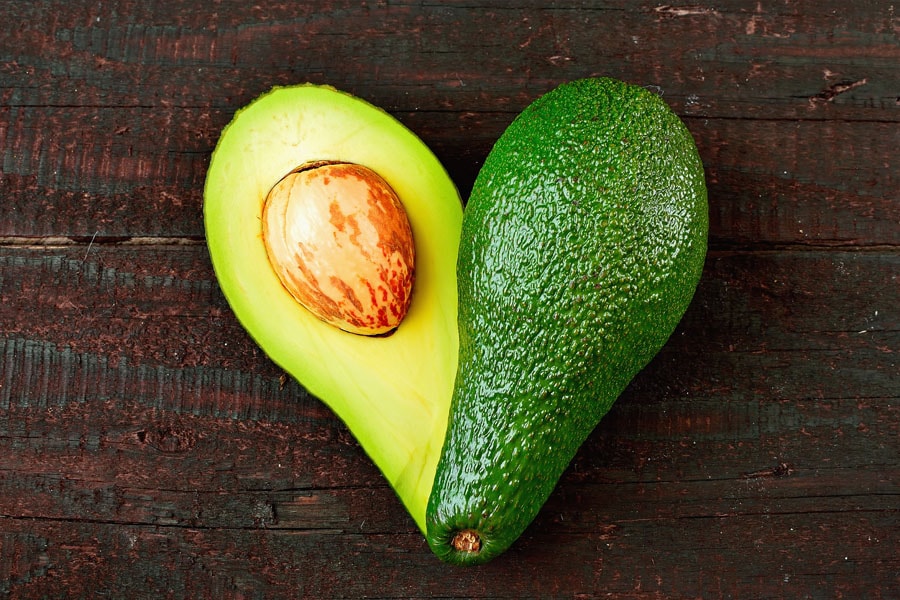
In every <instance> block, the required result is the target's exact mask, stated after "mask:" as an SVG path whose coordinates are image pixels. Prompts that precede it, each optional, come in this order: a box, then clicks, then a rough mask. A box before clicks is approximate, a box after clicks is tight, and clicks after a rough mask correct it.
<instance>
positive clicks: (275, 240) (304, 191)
mask: <svg viewBox="0 0 900 600" xmlns="http://www.w3.org/2000/svg"><path fill="white" fill-rule="evenodd" d="M262 234H263V240H264V242H265V246H266V251H267V253H268V257H269V262H270V263H271V264H272V267H273V268H274V270H275V272H276V274H277V275H278V278H279V279H280V280H281V283H282V285H284V287H285V288H286V289H287V290H288V292H290V294H291V295H292V296H293V297H294V299H296V300H297V302H299V303H300V304H301V305H303V306H304V307H306V308H307V309H308V310H309V311H310V312H312V313H313V314H314V315H316V316H317V317H318V318H319V319H321V320H322V321H325V322H326V323H330V324H331V325H334V326H335V327H338V328H340V329H343V330H344V331H348V332H350V333H356V334H361V335H379V334H385V333H388V332H391V331H393V330H394V329H396V328H397V326H398V325H399V324H400V322H401V321H402V320H403V318H404V317H405V316H406V313H407V310H409V304H410V300H411V296H412V286H413V280H414V278H415V246H414V244H413V237H412V229H411V228H410V224H409V219H408V217H407V214H406V211H405V209H404V208H403V205H402V204H401V202H400V199H399V198H398V196H397V194H396V192H394V190H393V189H392V188H391V187H390V186H389V185H388V184H387V182H386V181H385V180H384V179H382V178H381V176H379V175H378V174H377V173H375V172H374V171H372V170H371V169H369V168H367V167H364V166H361V165H357V164H353V163H340V162H315V163H309V164H306V165H303V166H301V167H299V168H298V169H296V170H294V171H292V172H291V173H289V174H288V175H286V176H285V177H284V178H283V179H282V180H281V181H279V182H278V183H277V184H275V186H274V187H273V188H272V189H271V190H270V191H269V194H268V196H267V197H266V201H265V205H264V206H263V214H262Z"/></svg>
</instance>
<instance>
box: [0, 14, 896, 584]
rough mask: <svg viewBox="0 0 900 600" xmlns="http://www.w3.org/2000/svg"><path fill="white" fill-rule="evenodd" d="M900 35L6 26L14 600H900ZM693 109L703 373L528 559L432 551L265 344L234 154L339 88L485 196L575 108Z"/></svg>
mask: <svg viewBox="0 0 900 600" xmlns="http://www.w3.org/2000/svg"><path fill="white" fill-rule="evenodd" d="M898 13H900V5H896V3H895V2H892V1H887V0H885V1H875V0H873V1H866V0H860V1H858V2H853V3H846V2H843V1H841V2H838V1H833V0H827V1H818V2H811V1H810V2H807V1H798V2H786V1H785V2H773V1H760V2H757V1H755V0H753V1H738V0H723V1H721V2H715V3H707V2H693V3H685V4H661V3H656V2H603V1H598V2H565V3H547V2H534V1H527V2H519V3H515V5H513V3H499V2H498V3H488V2H479V1H466V2H459V1H456V0H453V1H450V2H440V3H437V2H435V3H422V2H402V1H401V2H363V1H354V2H338V1H327V2H301V3H293V2H283V3H265V2H263V3H252V2H237V1H231V0H222V1H217V2H194V1H185V2H179V3H174V2H172V3H166V2H137V1H130V0H123V1H116V0H113V1H111V2H97V1H90V2H86V1H81V0H65V1H61V0H56V1H36V2H18V1H3V2H0V16H2V18H0V151H2V157H0V200H2V206H3V210H2V212H0V332H2V335H0V596H8V597H12V598H65V597H68V598H99V597H110V598H131V599H133V598H300V597H303V598H363V597H366V598H495V599H499V598H504V599H513V598H617V599H626V598H627V599H650V598H678V599H688V598H739V599H743V598H885V599H887V598H900V551H898V546H900V376H898V372H900V364H898V362H900V294H898V292H900V281H898V274H900V151H898V149H900V14H898ZM588 75H609V76H613V77H618V78H622V79H626V80H629V81H632V82H635V83H640V84H642V85H646V86H648V87H651V88H653V89H655V90H657V91H658V92H659V93H661V94H662V95H663V97H664V98H665V100H666V101H667V102H669V103H670V104H671V106H672V107H673V108H674V109H675V110H676V112H678V114H680V115H681V116H682V117H683V119H684V120H685V122H686V123H687V125H688V127H689V128H690V130H691V131H692V133H693V134H694V136H695V138H696V140H697V143H698V146H699V148H700V151H701V155H702V158H703V161H704V164H705V167H706V170H707V176H708V182H709V192H710V213H711V232H710V236H711V237H710V253H709V259H708V262H707V266H706V270H705V273H704V277H703V281H702V283H701V285H700V289H699V291H698V293H697V296H696V299H695V301H694V303H693V305H692V306H691V308H690V310H689V312H688V314H687V315H686V317H685V319H684V321H683V323H682V324H681V326H680V327H679V329H678V331H677V332H676V334H675V335H674V336H673V338H672V339H671V341H670V343H669V344H668V345H667V346H666V347H665V348H664V350H663V351H662V352H661V354H660V355H659V356H658V358H657V359H656V360H654V361H653V363H652V364H651V365H650V366H649V367H648V368H647V369H646V370H645V371H644V372H643V373H642V374H641V375H640V376H639V377H638V378H637V379H636V380H635V381H634V383H633V385H632V386H631V387H630V388H629V389H628V390H627V392H626V393H625V394H624V395H623V397H622V398H621V399H620V400H619V402H618V403H617V404H616V406H615V407H614V409H613V411H612V412H611V413H610V415H609V416H608V417H607V418H606V419H605V420H604V421H603V422H602V423H601V424H600V426H599V427H598V428H597V430H596V431H595V433H594V434H593V435H592V436H591V437H590V439H589V441H588V442H587V444H586V445H585V446H584V447H583V448H582V450H581V452H580V453H579V454H578V456H577V458H576V460H575V461H574V463H573V464H572V466H571V468H570V469H569V471H568V472H567V473H566V475H565V476H564V478H563V480H562V481H561V483H560V485H559V487H558V488H557V490H556V492H555V493H554V495H553V496H552V497H551V499H550V501H549V502H548V504H547V505H546V507H545V509H544V510H543V511H542V512H541V514H540V515H539V517H538V518H537V520H536V521H535V523H534V524H533V525H532V527H531V528H529V530H528V531H527V532H526V534H525V535H524V536H523V538H522V539H521V540H520V541H519V542H518V543H517V544H516V545H515V546H514V547H513V548H512V549H511V550H510V551H509V552H508V553H507V554H505V555H504V556H502V557H500V558H499V559H497V560H496V561H495V562H493V563H491V564H489V565H487V566H485V567H481V568H473V569H459V568H451V567H449V566H446V565H443V564H441V563H440V562H438V561H437V560H436V559H435V558H434V557H433V556H432V555H431V554H430V553H429V551H428V548H427V546H426V544H425V543H424V541H423V539H422V536H421V535H420V534H419V533H418V532H417V530H416V529H415V526H414V525H413V523H412V521H411V519H410V518H409V517H408V516H407V515H406V513H405V512H404V510H403V508H402V507H401V506H400V504H399V502H398V501H397V500H396V499H395V497H394V495H393V492H392V491H391V490H390V488H389V487H388V486H387V485H386V484H385V482H384V481H383V479H382V478H381V476H380V474H379V473H378V472H377V470H375V468H374V467H373V466H372V465H371V463H370V462H369V460H368V459H367V457H366V456H365V455H364V454H363V453H362V451H361V450H360V449H359V447H358V446H357V444H356V442H355V441H354V440H353V438H352V436H351V435H350V434H349V432H348V431H347V430H346V428H345V427H344V426H343V425H342V424H341V422H339V421H338V420H337V419H336V418H335V417H334V416H333V415H332V414H331V412H330V411H329V410H328V409H327V408H326V407H325V406H324V405H323V404H322V403H320V402H319V401H318V400H317V399H315V398H313V397H310V395H308V394H307V393H306V392H305V391H304V390H303V389H302V387H300V386H299V385H297V384H296V383H294V382H292V381H290V380H287V379H285V377H284V376H283V373H282V372H281V371H279V369H278V368H277V367H276V366H274V365H273V364H272V363H271V362H270V361H269V360H268V359H267V358H266V356H265V355H264V354H263V353H262V352H261V351H260V350H259V349H258V348H257V347H256V346H255V345H254V343H253V342H252V341H251V340H250V339H249V338H248V336H247V335H246V334H245V332H244V331H243V330H242V329H241V327H240V326H239V325H238V323H237V322H236V320H235V318H234V316H233V315H232V313H231V312H230V310H229V308H228V305H227V303H226V302H225V300H224V298H223V296H222V294H221V292H220V290H219V288H218V286H217V283H216V280H215V277H214V274H213V272H212V269H211V266H210V262H209V257H208V255H207V252H206V247H205V245H204V233H203V222H202V212H201V209H202V187H203V181H204V177H205V173H206V167H207V165H208V162H209V157H210V152H211V150H212V148H213V146H214V145H215V142H216V140H217V137H218V134H219V132H220V130H221V128H222V127H223V126H224V125H225V124H226V123H227V122H228V121H229V120H230V119H231V117H232V115H233V113H234V111H235V110H236V109H237V108H239V107H240V106H242V105H244V104H246V103H247V102H249V101H250V100H251V99H252V98H254V97H255V96H257V95H259V94H261V93H262V92H264V91H266V90H268V89H269V88H270V87H271V86H273V85H277V84H290V83H298V82H303V81H313V82H318V83H329V84H332V85H334V86H336V87H338V88H341V89H344V90H346V91H349V92H351V93H354V94H357V95H359V96H361V97H363V98H366V99H367V100H369V101H371V102H373V103H375V104H378V105H380V106H382V107H383V108H385V109H386V110H388V111H389V112H391V113H392V114H394V115H395V116H397V117H398V118H399V119H400V120H401V121H403V122H404V123H405V124H407V125H408V126H409V127H410V128H412V129H413V130H414V131H415V132H416V133H417V134H419V135H420V136H421V137H422V138H423V139H424V140H425V141H426V142H427V143H428V144H429V145H430V146H431V147H432V148H433V149H434V150H435V152H436V153H437V154H438V156H439V157H440V158H441V160H442V161H443V162H444V163H445V165H446V166H447V168H448V170H449V172H450V174H451V176H452V177H453V178H454V180H455V181H456V182H457V184H458V186H459V188H460V190H461V192H462V193H463V195H465V194H466V193H467V192H468V189H469V188H470V187H471V184H472V180H473V179H474V176H475V174H476V172H477V170H478V168H479V166H480V164H481V161H482V160H483V159H484V156H485V155H486V154H487V152H488V150H489V149H490V147H491V144H492V142H493V141H494V140H495V139H496V138H497V137H498V136H499V134H500V133H501V131H502V130H503V128H504V127H505V126H506V125H507V124H508V123H509V122H510V121H511V120H512V118H513V117H514V116H515V114H516V113H517V112H518V111H519V110H521V109H522V108H523V107H524V106H525V105H527V104H528V103H529V102H530V101H531V100H532V99H534V98H535V97H537V96H538V95H539V94H541V93H542V92H545V91H547V90H548V89H550V88H551V87H553V86H554V85H556V84H558V83H561V82H563V81H566V80H570V79H574V78H577V77H582V76H588Z"/></svg>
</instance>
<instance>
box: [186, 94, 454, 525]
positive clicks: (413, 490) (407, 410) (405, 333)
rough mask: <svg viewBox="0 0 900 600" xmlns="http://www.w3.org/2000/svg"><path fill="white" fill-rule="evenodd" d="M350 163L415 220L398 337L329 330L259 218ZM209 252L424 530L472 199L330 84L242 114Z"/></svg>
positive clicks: (372, 112)
mask: <svg viewBox="0 0 900 600" xmlns="http://www.w3.org/2000/svg"><path fill="white" fill-rule="evenodd" d="M319 161H329V162H332V161H333V162H341V163H353V164H358V165H362V166H365V167H367V168H369V169H371V170H373V171H375V172H376V173H377V174H379V175H380V176H381V177H382V178H383V179H384V180H385V181H386V182H387V183H388V184H389V185H390V186H391V188H393V190H394V191H395V192H396V194H397V196H398V197H399V198H400V200H401V202H402V204H403V206H404V208H405V210H406V212H407V216H408V218H409V222H410V226H411V228H412V231H413V239H414V241H415V251H416V278H415V284H414V287H413V289H412V300H411V302H410V306H409V311H408V312H407V314H406V316H405V318H404V319H403V321H402V322H401V323H400V325H399V327H398V328H397V329H396V330H395V331H394V332H393V333H392V334H391V335H389V336H375V337H373V336H363V335H356V334H353V333H348V332H346V331H342V330H340V329H337V328H335V327H333V326H332V325H329V324H327V323H325V322H323V321H321V320H319V319H318V318H317V317H316V316H314V315H313V314H312V313H311V312H309V311H308V310H307V309H306V308H304V307H303V306H301V305H300V304H299V303H298V302H297V301H296V300H295V299H294V298H293V297H292V296H291V294H290V293H289V292H288V291H287V289H285V287H284V286H283V285H282V283H281V281H280V279H279V278H278V276H277V275H276V273H275V271H274V270H273V268H272V266H271V265H270V263H269V260H268V256H267V253H266V248H265V244H264V241H263V238H262V220H261V215H262V211H263V205H264V202H265V198H266V196H267V194H268V193H269V191H270V190H271V189H272V187H273V186H274V185H275V184H276V183H278V182H279V181H280V180H281V179H282V178H283V177H284V176H285V175H286V174H288V173H290V172H291V171H293V170H294V169H297V168H298V167H300V166H302V165H304V164H308V163H313V162H319ZM203 211H204V223H205V228H206V241H207V245H208V248H209V253H210V256H211V258H212V263H213V267H214V269H215V273H216V277H217V278H218V281H219V284H220V286H221V288H222V291H223V293H224V294H225V297H226V298H227V300H228V302H229V304H230V306H231V308H232V310H233V311H234V313H235V314H236V316H237V318H238V320H239V321H240V322H241V324H242V325H243V326H244V328H245V329H246V330H247V331H248V332H249V333H250V335H251V336H252V337H253V339H254V340H255V341H256V342H257V343H258V344H259V346H260V347H261V348H262V349H263V351H265V353H266V354H267V355H268V356H269V357H270V358H271V359H272V360H273V361H274V362H275V363H277V364H278V365H279V366H280V367H281V368H283V369H284V370H285V371H286V372H287V373H289V374H290V375H291V376H293V377H294V378H295V379H296V380H297V381H298V382H299V383H300V384H301V385H303V386H304V387H305V388H306V389H307V390H309V392H310V393H311V394H313V395H315V396H316V397H318V398H320V399H321V400H322V401H323V402H325V403H326V404H327V405H328V406H329V407H330V408H331V409H332V410H333V411H334V412H335V413H336V414H337V416H338V417H340V418H341V419H342V420H343V421H344V423H345V424H346V425H347V427H348V428H349V429H350V431H351V432H352V433H353V434H354V436H355V437H356V439H357V440H358V441H359V443H360V445H361V446H362V448H363V449H364V450H365V452H366V453H367V454H368V455H369V456H370V457H371V459H372V460H373V461H374V462H375V464H376V465H377V466H378V468H379V469H380V470H381V471H382V472H383V474H384V476H385V477H386V478H387V480H388V482H389V483H390V484H391V486H392V487H393V488H394V490H395V491H396V493H397V495H398V496H399V497H400V499H401V500H402V502H403V504H404V505H405V506H406V508H407V510H408V511H409V513H410V514H411V515H412V517H413V519H414V520H415V522H416V524H417V525H418V527H419V528H420V529H421V530H422V531H423V532H424V531H425V507H426V504H427V502H428V496H429V493H430V491H431V487H432V483H433V481H434V474H435V470H436V466H437V461H438V458H439V456H440V452H441V447H442V444H443V440H444V435H445V431H446V427H447V415H448V413H449V406H450V399H451V397H452V394H453V383H454V377H455V374H456V364H457V352H458V344H459V342H458V333H457V322H456V319H457V291H456V259H457V249H458V245H459V239H460V229H461V224H462V202H461V200H460V197H459V193H458V191H457V189H456V186H455V185H454V184H453V182H452V180H451V179H450V177H449V175H448V174H447V172H446V170H445V169H444V167H443V166H442V165H441V163H440V162H439V161H438V159H437V158H436V157H435V156H434V154H433V153H432V152H431V150H430V149H429V148H428V147H427V146H426V145H425V144H424V143H423V142H422V141H421V140H420V139H419V138H418V137H416V135H415V134H413V133H412V132H411V131H410V130H409V129H407V128H406V127H405V126H403V125H402V124H401V123H400V122H399V121H397V120H396V119H395V118H393V117H392V116H391V115H389V114H387V113H386V112H384V111H383V110H381V109H379V108H377V107H375V106H373V105H371V104H369V103H367V102H365V101H364V100H361V99H359V98H356V97H354V96H352V95H350V94H347V93H344V92H341V91H338V90H336V89H334V88H332V87H328V86H319V85H313V84H303V85H296V86H290V87H279V88H275V89H273V90H272V91H270V92H268V93H266V94H264V95H262V96H260V97H259V98H257V99H256V100H254V101H253V102H252V103H250V104H249V105H248V106H246V107H245V108H243V109H241V110H240V111H238V112H237V113H236V115H235V116H234V119H233V120H232V121H231V123H230V124H229V125H228V126H227V127H226V128H225V129H224V130H223V132H222V135H221V137H220V139H219V141H218V143H217V145H216V148H215V151H214V152H213V155H212V160H211V163H210V166H209V170H208V173H207V177H206V184H205V189H204V204H203Z"/></svg>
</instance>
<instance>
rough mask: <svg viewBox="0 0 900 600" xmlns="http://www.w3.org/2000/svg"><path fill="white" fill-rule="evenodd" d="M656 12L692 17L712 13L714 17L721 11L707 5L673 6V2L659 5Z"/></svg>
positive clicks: (672, 15) (655, 9)
mask: <svg viewBox="0 0 900 600" xmlns="http://www.w3.org/2000/svg"><path fill="white" fill-rule="evenodd" d="M653 10H654V12H657V13H659V14H662V15H668V16H671V17H691V16H695V15H710V16H713V17H717V16H719V11H717V10H716V9H714V8H707V7H705V6H696V5H692V6H672V5H671V4H663V5H662V6H657V7H656V8H654V9H653Z"/></svg>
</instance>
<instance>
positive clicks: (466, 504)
mask: <svg viewBox="0 0 900 600" xmlns="http://www.w3.org/2000/svg"><path fill="white" fill-rule="evenodd" d="M707 229H708V208H707V199H706V186H705V182H704V177H703V166H702V164H701V162H700V158H699V156H698V153H697V149H696V146H695V145H694V141H693V139H692V138H691V136H690V133H689V132H688V131H687V129H686V128H685V126H684V124H683V123H682V122H681V121H680V120H679V119H678V117H677V116H676V115H675V114H674V113H672V111H671V110H670V109H669V107H668V106H667V105H666V104H665V103H664V102H663V101H662V100H661V99H660V98H659V97H658V96H657V95H655V94H652V93H651V92H649V91H647V90H645V89H644V88H641V87H637V86H632V85H628V84H625V83H622V82H619V81H615V80H611V79H585V80H579V81H575V82H572V83H568V84H565V85H563V86H560V87H559V88H557V89H555V90H553V91H551V92H549V93H548V94H546V95H544V96H543V97H541V98H539V99H538V100H537V101H535V102H534V103H533V104H532V105H531V106H529V107H528V108H527V109H526V110H525V111H524V112H523V113H522V114H521V115H519V117H518V118H516V120H515V121H514V122H513V123H512V124H511V125H510V127H509V128H508V129H507V130H506V132H505V133H504V134H503V136H502V137H501V138H500V139H499V140H498V142H497V144H496V145H495V146H494V148H493V150H492V151H491V153H490V155H489V156H488V158H487V160H486V162H485V164H484V166H483V168H482V170H481V172H480V173H479V175H478V178H477V180H476V182H475V185H474V189H473V191H472V195H471V198H470V199H469V202H468V204H467V207H466V210H465V213H464V217H463V230H462V239H461V245H460V254H459V259H458V268H457V276H458V290H459V333H460V360H459V369H458V372H457V377H456V384H455V386H456V387H455V391H454V397H453V401H452V406H451V412H450V420H449V425H448V431H447V437H446V439H445V442H444V447H443V451H442V455H441V459H440V462H439V463H438V470H437V475H436V478H435V482H434V486H433V488H432V492H431V496H430V498H429V503H428V508H427V514H426V522H427V538H428V543H429V544H430V546H431V548H432V550H433V551H434V552H435V553H436V554H437V555H438V556H440V557H441V558H442V559H444V560H446V561H448V562H451V563H460V564H474V563H483V562H486V561H488V560H490V559H491V558H493V557H495V556H497V555H498V554H500V553H501V552H503V551H504V550H506V549H507V548H508V547H509V546H510V544H512V543H513V542H514V541H515V540H516V539H517V538H518V537H519V536H520V535H521V534H522V532H523V531H524V530H525V528H526V527H527V526H528V524H529V523H530V522H531V521H532V519H533V518H534V517H535V515H536V514H537V513H538V511H539V509H540V508H541V506H542V505H543V504H544V502H545V501H546V499H547V497H548V496H549V494H550V493H551V491H552V490H553V488H554V486H555V485H556V482H557V480H558V479H559V477H560V476H561V474H562V473H563V471H564V470H565V469H566V467H567V465H568V464H569V462H570V461H571V459H572V457H573V456H574V454H575V452H576V451H577V449H578V447H579V446H580V445H581V444H582V442H583V441H584V439H585V438H586V437H587V435H588V434H589V433H590V432H591V431H592V430H593V429H594V427H595V426H596V424H597V422H598V421H599V420H600V418H601V417H602V416H603V415H604V414H605V413H606V412H607V411H608V410H609V408H610V406H611V405H612V403H613V402H614V401H615V399H616V398H617V397H618V396H619V394H620V393H621V392H622V391H623V389H624V388H625V387H626V386H627V385H628V383H629V382H630V381H631V379H632V378H633V377H634V376H635V375H636V374H637V373H638V372H639V371H640V370H641V369H642V368H643V367H644V366H645V365H646V364H647V363H648V362H649V361H650V359H651V358H653V356H654V355H655V354H656V353H657V352H658V350H659V349H660V348H661V347H662V345H663V344H664V343H665V342H666V340H667V339H668V337H669V336H670V335H671V333H672V331H673V330H674V328H675V327H676V325H677V324H678V322H679V320H680V319H681V317H682V315H683V313H684V311H685V310H686V308H687V306H688V304H689V303H690V301H691V298H692V296H693V293H694V290H695V288H696V285H697V282H698V280H699V278H700V274H701V271H702V268H703V263H704V258H705V255H706V237H707ZM465 530H470V531H473V532H475V533H476V534H477V536H478V537H479V538H480V541H481V544H480V550H479V551H477V552H472V551H460V550H457V549H455V548H454V547H453V544H452V542H453V539H454V536H455V535H456V534H457V532H460V531H465Z"/></svg>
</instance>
